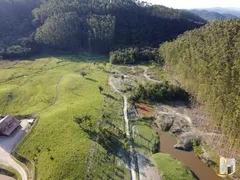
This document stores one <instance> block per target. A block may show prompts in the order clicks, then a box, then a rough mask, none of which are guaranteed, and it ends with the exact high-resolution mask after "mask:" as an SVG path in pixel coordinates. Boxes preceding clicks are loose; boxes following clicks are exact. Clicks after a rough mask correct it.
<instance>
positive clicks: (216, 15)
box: [190, 9, 238, 21]
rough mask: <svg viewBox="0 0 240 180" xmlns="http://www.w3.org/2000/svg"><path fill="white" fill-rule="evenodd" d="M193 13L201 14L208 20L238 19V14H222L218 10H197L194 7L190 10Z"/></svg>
mask: <svg viewBox="0 0 240 180" xmlns="http://www.w3.org/2000/svg"><path fill="white" fill-rule="evenodd" d="M190 11H191V12H192V13H194V14H196V15H198V16H200V17H201V18H203V19H205V20H206V21H214V20H217V19H222V20H230V19H237V18H238V17H237V16H234V15H232V14H220V13H217V12H213V11H207V10H197V9H193V10H190Z"/></svg>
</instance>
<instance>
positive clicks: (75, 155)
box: [0, 55, 109, 180]
mask: <svg viewBox="0 0 240 180" xmlns="http://www.w3.org/2000/svg"><path fill="white" fill-rule="evenodd" d="M107 60H108V58H107V57H103V56H90V55H76V56H55V57H46V58H38V59H34V60H26V61H0V114H3V115H6V114H12V115H17V114H21V115H25V114H37V115H39V116H40V119H39V121H38V124H37V126H36V128H35V129H34V130H33V131H32V133H31V134H30V136H28V138H27V139H26V140H25V141H24V143H22V144H20V146H19V148H18V149H17V150H18V151H19V152H20V153H21V154H22V155H23V156H25V157H27V158H29V159H31V160H33V159H35V161H36V166H37V179H43V180H46V179H61V180H62V179H83V178H85V177H86V172H87V168H88V167H87V166H88V163H86V162H87V158H88V155H89V152H90V148H91V145H92V140H91V139H90V137H89V135H88V134H87V133H85V132H83V131H82V130H81V129H80V128H79V126H78V125H77V124H76V123H74V122H73V118H74V117H75V116H77V115H91V117H92V118H93V120H94V121H96V120H97V118H98V117H99V114H100V110H101V106H102V104H103V100H104V96H103V95H101V94H100V93H99V90H98V86H99V85H101V86H103V87H104V88H105V86H106V84H107V80H108V73H107V70H108V69H109V65H108V64H107V65H106V66H105V63H104V62H107ZM96 63H98V64H96ZM81 71H85V72H87V76H86V77H85V78H84V77H82V76H81V74H80V72H81ZM102 151H103V150H102ZM50 157H52V158H50ZM100 173H101V172H100ZM102 173H104V172H102Z"/></svg>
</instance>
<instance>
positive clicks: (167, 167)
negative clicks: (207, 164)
mask: <svg viewBox="0 0 240 180" xmlns="http://www.w3.org/2000/svg"><path fill="white" fill-rule="evenodd" d="M153 159H154V161H155V162H156V165H157V167H158V169H159V171H160V172H161V173H162V177H163V180H175V179H178V180H184V179H187V180H194V179H195V178H194V177H193V175H192V173H191V171H190V170H189V169H188V168H186V166H185V165H184V164H182V163H181V162H180V161H178V160H176V159H174V158H172V157H171V156H170V155H169V154H163V153H157V154H154V155H153Z"/></svg>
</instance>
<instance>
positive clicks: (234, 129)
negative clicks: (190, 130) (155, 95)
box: [159, 20, 240, 139]
mask: <svg viewBox="0 0 240 180" xmlns="http://www.w3.org/2000/svg"><path fill="white" fill-rule="evenodd" d="M239 49H240V20H230V21H216V22H213V23H210V24H207V25H205V26H203V27H201V28H199V29H195V30H193V31H189V32H186V33H184V34H183V35H180V36H179V37H178V38H177V39H176V40H175V41H173V42H166V43H164V44H163V45H162V46H161V47H160V49H159V52H160V54H161V56H162V58H163V59H164V61H165V66H166V68H167V69H168V71H170V72H172V73H173V74H174V75H175V76H176V77H177V78H178V80H179V81H180V82H181V84H183V85H184V86H185V88H186V89H187V90H188V92H190V93H191V94H192V95H194V96H195V97H196V99H197V101H199V102H200V103H201V104H202V105H203V107H205V109H206V110H207V111H208V112H209V113H210V114H211V115H212V117H213V118H214V120H215V122H216V124H217V125H218V127H219V128H220V129H221V130H222V131H223V132H224V133H225V134H227V135H228V136H229V137H231V138H232V139H235V138H240V137H239V135H240V113H239V112H240V106H239V105H240V59H239V57H240V52H239Z"/></svg>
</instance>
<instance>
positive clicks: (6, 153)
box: [0, 120, 30, 180]
mask: <svg viewBox="0 0 240 180" xmlns="http://www.w3.org/2000/svg"><path fill="white" fill-rule="evenodd" d="M29 127H30V125H29V124H28V120H22V121H21V126H20V127H19V128H18V129H17V130H15V131H14V132H13V134H12V135H11V136H9V137H0V164H3V165H5V166H9V167H12V168H13V169H15V170H16V171H18V172H19V173H20V175H21V177H22V180H27V173H26V172H25V170H24V169H23V168H22V166H20V165H19V164H18V163H16V161H15V160H13V158H12V157H11V152H12V150H13V149H14V148H15V146H16V145H17V144H18V143H19V142H20V141H21V140H22V139H23V138H24V136H25V134H26V133H27V130H28V128H29Z"/></svg>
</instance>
